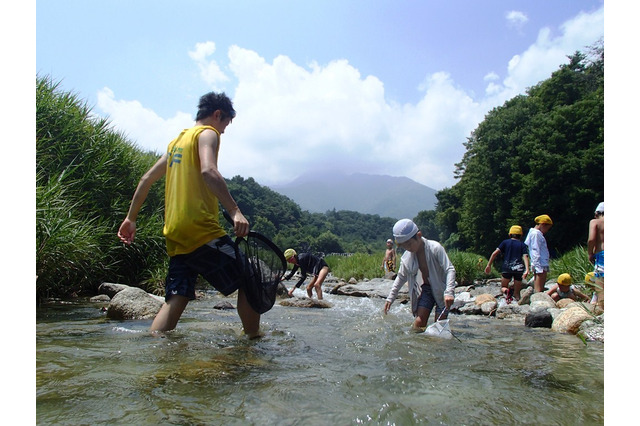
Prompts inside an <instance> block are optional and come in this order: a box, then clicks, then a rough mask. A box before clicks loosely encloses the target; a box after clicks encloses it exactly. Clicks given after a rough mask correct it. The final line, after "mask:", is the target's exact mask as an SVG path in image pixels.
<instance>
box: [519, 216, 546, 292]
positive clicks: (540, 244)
mask: <svg viewBox="0 0 640 426" xmlns="http://www.w3.org/2000/svg"><path fill="white" fill-rule="evenodd" d="M535 223H536V225H535V226H534V227H533V228H531V229H529V233H528V234H527V238H526V239H525V240H524V243H525V244H526V245H527V247H528V248H529V256H530V257H531V270H532V271H533V276H534V280H533V290H534V291H535V292H536V293H539V292H541V291H544V285H545V283H546V282H547V274H548V273H549V249H548V248H547V240H545V238H544V234H546V233H547V232H548V231H549V229H551V227H552V226H553V221H552V220H551V218H550V217H549V216H548V215H546V214H542V215H540V216H538V217H536V218H535Z"/></svg>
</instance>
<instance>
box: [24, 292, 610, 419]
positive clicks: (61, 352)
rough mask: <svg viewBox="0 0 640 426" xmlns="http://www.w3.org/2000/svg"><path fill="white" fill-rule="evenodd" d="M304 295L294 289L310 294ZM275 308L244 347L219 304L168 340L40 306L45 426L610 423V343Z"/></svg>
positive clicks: (398, 312)
mask: <svg viewBox="0 0 640 426" xmlns="http://www.w3.org/2000/svg"><path fill="white" fill-rule="evenodd" d="M304 294H305V292H303V291H301V290H296V295H297V296H300V297H302V296H303V295H304ZM325 299H326V300H327V301H328V302H330V303H331V304H332V305H333V307H332V308H330V309H310V308H293V307H283V306H279V305H278V304H277V302H276V305H275V306H274V308H273V309H272V310H271V311H269V312H267V313H266V314H264V315H263V317H262V321H261V324H262V328H263V331H264V332H265V337H264V338H262V339H259V340H255V341H248V340H247V339H246V338H245V337H244V336H243V335H242V334H241V325H240V321H239V318H238V316H237V313H236V312H235V310H231V311H221V310H216V309H213V306H214V305H215V304H216V303H217V302H220V301H221V300H228V301H231V302H232V303H233V305H234V306H235V299H233V298H230V299H225V298H222V297H221V296H219V295H218V294H215V293H209V294H208V297H206V298H205V299H202V300H198V301H194V302H191V303H190V304H189V306H187V309H186V311H185V313H184V314H183V316H182V319H181V321H180V323H179V324H178V327H177V329H176V330H174V331H173V332H170V333H168V334H167V336H166V337H164V338H158V337H153V336H151V335H150V334H149V333H148V331H147V330H148V328H149V326H150V324H151V320H145V321H113V320H108V319H106V317H105V314H104V313H102V312H101V311H100V307H102V306H103V305H102V304H92V303H89V302H87V301H82V300H75V301H73V302H72V303H71V304H56V305H48V306H43V307H41V308H38V310H37V324H36V386H37V389H36V419H37V423H38V424H70V425H76V424H92V425H94V424H131V425H134V424H135V425H146V424H148V425H156V424H179V425H253V424H255V425H262V424H268V425H271V424H273V425H351V424H374V425H379V424H383V425H394V424H395V425H413V424H444V425H461V424H466V425H492V424H545V425H546V424H561V425H567V424H569V425H572V424H576V425H578V424H579V425H584V424H587V425H591V424H603V423H604V372H603V370H604V345H603V344H602V343H597V342H589V343H588V344H587V345H585V344H584V343H582V342H581V341H580V340H579V339H578V338H577V337H575V336H570V335H563V334H558V333H554V332H552V331H550V330H548V329H530V328H526V327H524V326H523V325H522V324H521V323H520V322H513V321H508V320H498V319H495V318H484V317H475V316H474V317H472V316H463V315H452V316H451V321H450V324H451V330H452V332H453V333H454V335H455V336H456V337H457V338H458V339H460V341H458V340H456V339H450V340H447V339H440V338H436V337H430V336H426V335H424V334H416V333H413V332H411V331H410V324H411V320H412V317H411V314H410V313H409V309H408V307H407V306H406V305H402V304H399V303H396V304H394V305H393V306H392V309H391V311H390V313H389V315H386V316H384V315H383V314H382V308H383V305H384V301H383V300H382V299H368V298H356V297H346V296H337V295H329V294H326V293H325Z"/></svg>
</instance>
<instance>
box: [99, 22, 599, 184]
mask: <svg viewBox="0 0 640 426" xmlns="http://www.w3.org/2000/svg"><path fill="white" fill-rule="evenodd" d="M603 19H604V18H603V12H602V10H600V11H598V12H595V13H593V14H581V15H579V16H577V17H576V18H575V19H573V20H571V21H568V22H567V23H566V24H565V25H563V26H562V28H561V29H562V33H561V35H560V36H558V37H555V38H552V37H551V35H550V34H551V33H550V31H549V30H548V29H543V30H541V31H540V32H539V35H538V38H537V40H536V42H535V43H534V44H533V45H531V46H530V47H529V48H528V49H527V50H526V51H524V52H522V53H520V54H518V55H514V56H513V58H512V59H511V60H510V61H509V64H508V66H506V68H507V69H506V75H507V76H506V78H504V79H503V80H502V81H500V79H499V77H498V75H497V74H496V73H489V74H487V75H486V76H485V81H487V84H488V85H487V88H486V91H485V95H484V98H482V99H473V98H472V97H471V95H470V94H469V93H467V91H465V90H464V89H462V88H460V87H458V86H457V85H456V84H455V82H454V81H453V80H452V78H451V76H450V75H449V74H448V73H446V72H439V73H434V74H431V75H427V76H426V77H425V79H424V82H423V84H422V85H421V86H420V90H421V91H422V97H421V99H420V101H419V102H417V103H415V104H405V105H398V104H394V103H390V102H388V101H387V100H385V91H384V84H383V82H381V81H380V80H379V79H378V78H376V77H375V76H363V75H361V74H360V72H359V71H358V69H356V68H354V67H353V66H352V65H351V64H350V63H349V62H348V61H346V60H335V61H332V62H330V63H328V64H324V65H321V64H318V63H315V62H313V63H310V64H306V65H304V66H303V65H301V64H296V63H294V62H293V61H292V60H291V59H290V58H289V57H287V56H282V55H281V56H278V57H276V58H274V59H273V61H272V62H271V63H269V62H267V61H266V60H265V59H264V58H263V57H262V56H260V55H259V54H258V53H257V52H255V51H252V50H248V49H245V48H242V47H239V46H232V47H230V48H229V50H228V52H227V53H228V65H227V66H228V69H229V70H230V73H232V74H233V77H234V79H235V80H236V81H237V85H236V86H235V91H234V92H235V94H234V96H233V102H234V106H235V109H236V110H237V112H238V116H237V117H236V118H235V119H234V120H233V123H232V124H231V125H230V126H229V127H228V128H227V130H226V132H225V135H224V136H223V137H222V145H221V149H220V164H219V166H220V170H221V172H222V174H223V175H224V176H227V177H233V176H235V175H241V176H243V177H245V178H248V177H253V178H255V179H256V180H257V181H258V182H259V183H261V184H263V185H269V184H277V183H286V182H289V181H291V180H293V179H294V178H296V177H297V176H299V175H300V174H303V173H306V172H322V173H330V172H331V171H332V170H340V171H345V172H364V173H376V174H388V175H392V176H407V177H410V178H412V179H414V180H416V181H418V182H420V183H423V184H425V185H428V186H431V187H433V188H436V189H440V188H443V187H446V186H451V185H453V184H455V180H454V179H453V171H454V165H455V163H457V162H459V161H460V159H461V158H462V155H463V154H464V147H463V145H462V144H463V143H464V142H465V141H466V139H467V137H468V136H469V135H470V133H471V131H472V130H473V129H474V128H475V127H477V125H478V123H479V122H480V121H482V119H483V118H484V114H486V112H487V111H489V110H490V109H491V108H493V107H495V106H498V105H501V104H503V103H504V102H505V101H506V100H507V99H510V98H512V97H513V96H515V95H517V94H519V93H524V90H525V89H526V88H527V87H530V86H532V85H535V84H537V83H538V82H539V81H540V80H543V79H545V78H548V77H549V75H550V74H551V72H553V71H555V70H556V69H557V68H558V66H559V65H560V64H562V63H566V61H567V55H570V54H572V53H574V52H575V51H576V50H582V49H583V48H584V47H585V46H587V45H590V44H591V43H593V42H594V41H595V40H597V39H598V37H599V36H600V35H602V31H603V28H604V25H603ZM214 52H215V44H213V43H212V42H207V43H199V44H198V45H196V48H195V49H194V50H193V51H192V52H189V55H190V56H191V58H192V59H193V60H194V62H195V63H196V64H197V65H198V66H201V65H202V64H205V63H208V64H216V66H217V63H215V62H214V61H210V62H207V58H209V57H210V56H211V55H212V54H213V53H214ZM201 69H202V68H201ZM215 75H216V74H215V73H213V74H207V73H204V72H203V74H202V76H203V79H204V80H205V81H206V82H207V83H209V84H212V82H214V81H218V82H219V81H222V80H220V78H219V77H215ZM216 78H217V80H216ZM227 78H228V77H227ZM214 90H215V89H214ZM228 92H230V91H228ZM98 107H99V108H100V109H102V110H103V111H105V112H107V113H108V114H109V115H110V117H111V119H112V121H113V123H114V124H115V125H116V127H117V128H119V129H126V131H127V132H128V133H129V135H130V136H131V137H132V138H133V139H134V140H136V141H137V142H138V143H139V144H140V145H141V146H143V147H145V148H150V149H155V150H158V151H160V152H163V151H164V149H165V148H166V145H167V143H168V142H169V141H170V140H171V139H173V138H174V137H175V136H176V135H177V133H178V132H179V130H181V129H182V128H184V127H189V126H191V125H192V124H193V121H192V118H191V116H190V115H188V114H185V113H176V115H175V116H174V117H173V118H168V119H164V118H162V117H159V116H158V115H157V114H155V113H154V112H153V111H151V110H148V109H145V108H144V107H143V106H142V105H141V104H140V103H139V102H136V101H123V100H116V99H115V96H114V94H113V92H112V91H111V90H109V89H108V88H105V89H103V90H102V91H101V92H100V93H99V100H98Z"/></svg>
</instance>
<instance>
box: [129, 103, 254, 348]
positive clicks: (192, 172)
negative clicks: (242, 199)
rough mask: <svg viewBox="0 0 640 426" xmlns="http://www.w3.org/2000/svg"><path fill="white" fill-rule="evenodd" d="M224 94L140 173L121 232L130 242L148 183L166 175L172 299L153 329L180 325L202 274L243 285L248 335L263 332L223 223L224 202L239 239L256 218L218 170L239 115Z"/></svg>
mask: <svg viewBox="0 0 640 426" xmlns="http://www.w3.org/2000/svg"><path fill="white" fill-rule="evenodd" d="M235 115H236V112H235V110H234V109H233V104H232V102H231V100H230V99H229V98H228V97H227V96H226V95H225V94H224V93H214V92H210V93H207V94H205V95H203V96H202V97H201V98H200V101H199V103H198V113H197V115H196V123H195V126H194V127H192V128H190V129H185V130H183V131H182V132H181V133H180V135H179V136H178V137H177V138H176V139H174V140H173V141H171V143H170V144H169V147H168V149H167V152H166V153H165V154H164V155H163V156H162V157H161V158H160V159H159V160H158V161H157V162H156V164H154V165H153V166H152V167H151V168H150V169H149V170H148V171H147V172H146V173H145V174H144V176H142V178H141V179H140V182H139V183H138V186H137V188H136V191H135V193H134V195H133V199H132V201H131V206H130V208H129V212H128V213H127V217H126V218H125V219H124V221H123V222H122V224H121V225H120V229H119V230H118V237H120V239H121V240H122V241H123V242H124V243H125V244H131V243H132V242H133V240H134V237H135V233H136V219H137V216H138V212H139V211H140V208H141V207H142V204H143V203H144V200H145V199H146V197H147V195H148V193H149V188H150V187H151V185H153V183H155V182H156V181H157V180H158V179H160V178H161V177H163V176H165V175H166V181H165V225H164V228H163V233H164V235H165V238H166V243H167V253H168V254H169V256H170V260H169V272H168V274H167V280H166V284H165V286H166V287H165V304H164V305H163V306H162V308H161V309H160V312H158V314H157V315H156V317H155V319H154V320H153V323H152V324H151V331H152V332H163V331H168V330H173V329H174V328H175V327H176V325H177V323H178V320H179V319H180V316H181V315H182V312H183V311H184V309H185V308H186V306H187V304H188V303H189V301H190V300H194V299H195V283H196V278H197V276H198V275H202V276H203V277H204V278H205V279H206V280H207V281H209V283H211V284H212V285H213V286H214V287H215V288H216V289H217V290H218V291H220V292H221V293H222V294H224V295H225V296H226V295H229V294H231V293H233V292H234V291H236V290H238V314H239V316H240V319H241V321H242V326H243V328H244V332H245V334H246V335H247V336H249V338H254V337H259V336H260V314H258V313H257V312H255V311H254V310H253V309H252V308H251V306H250V305H249V303H248V301H247V298H246V296H245V294H244V291H243V290H242V288H240V282H241V280H242V274H241V272H240V270H239V269H238V266H237V262H236V261H235V256H236V252H235V251H234V248H233V247H232V244H233V243H232V241H231V239H230V238H229V236H228V235H227V234H226V232H225V231H224V229H223V228H222V227H221V226H220V223H219V222H218V208H219V207H218V202H220V203H221V204H222V206H223V207H224V208H225V209H226V210H227V212H228V213H229V214H230V215H231V218H232V219H233V230H234V232H235V234H236V235H237V236H239V237H244V236H246V235H247V234H248V232H249V222H248V221H247V219H246V218H245V217H244V215H243V214H242V212H240V209H239V208H238V205H237V204H236V202H235V200H234V199H233V197H232V196H231V194H230V193H229V189H228V188H227V184H226V182H225V180H224V178H223V177H222V175H221V174H220V172H219V171H218V150H219V148H220V135H221V134H222V133H224V131H225V129H226V127H227V126H228V125H229V124H230V123H231V121H232V120H233V118H234V117H235Z"/></svg>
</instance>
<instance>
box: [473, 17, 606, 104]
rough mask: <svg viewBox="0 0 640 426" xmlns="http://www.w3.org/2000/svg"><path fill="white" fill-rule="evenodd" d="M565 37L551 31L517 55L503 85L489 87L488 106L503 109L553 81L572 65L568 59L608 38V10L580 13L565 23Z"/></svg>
mask: <svg viewBox="0 0 640 426" xmlns="http://www.w3.org/2000/svg"><path fill="white" fill-rule="evenodd" d="M560 30H561V34H560V35H559V36H557V37H555V38H554V37H552V36H551V30H550V29H549V28H543V29H541V30H540V31H539V33H538V38H537V39H536V41H535V43H534V44H532V45H531V46H529V48H528V49H527V50H526V51H524V52H523V53H521V54H518V55H514V56H513V57H512V58H511V60H510V61H509V63H508V66H507V77H506V78H505V79H504V80H503V81H502V84H500V85H497V84H496V83H495V82H490V83H489V85H488V86H487V90H486V92H485V93H486V94H487V96H488V98H487V99H486V102H488V103H490V104H494V105H500V104H502V103H503V102H504V101H506V100H507V99H510V98H512V97H513V96H516V95H517V94H521V93H524V91H525V90H526V89H527V88H528V87H531V86H535V85H536V84H538V83H539V82H540V81H542V80H545V79H547V78H549V76H550V75H551V73H552V72H554V71H556V70H557V69H558V67H559V66H560V64H563V63H566V62H567V61H568V58H567V56H570V55H572V54H574V53H575V52H576V51H578V50H580V51H584V49H585V47H587V46H589V45H591V44H593V43H594V42H595V41H597V40H598V39H599V38H601V37H604V8H603V7H602V8H600V9H599V10H597V11H595V12H593V13H580V14H579V15H578V16H576V17H575V18H573V19H571V20H569V21H567V22H565V23H564V24H563V25H562V26H561V27H560Z"/></svg>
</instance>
